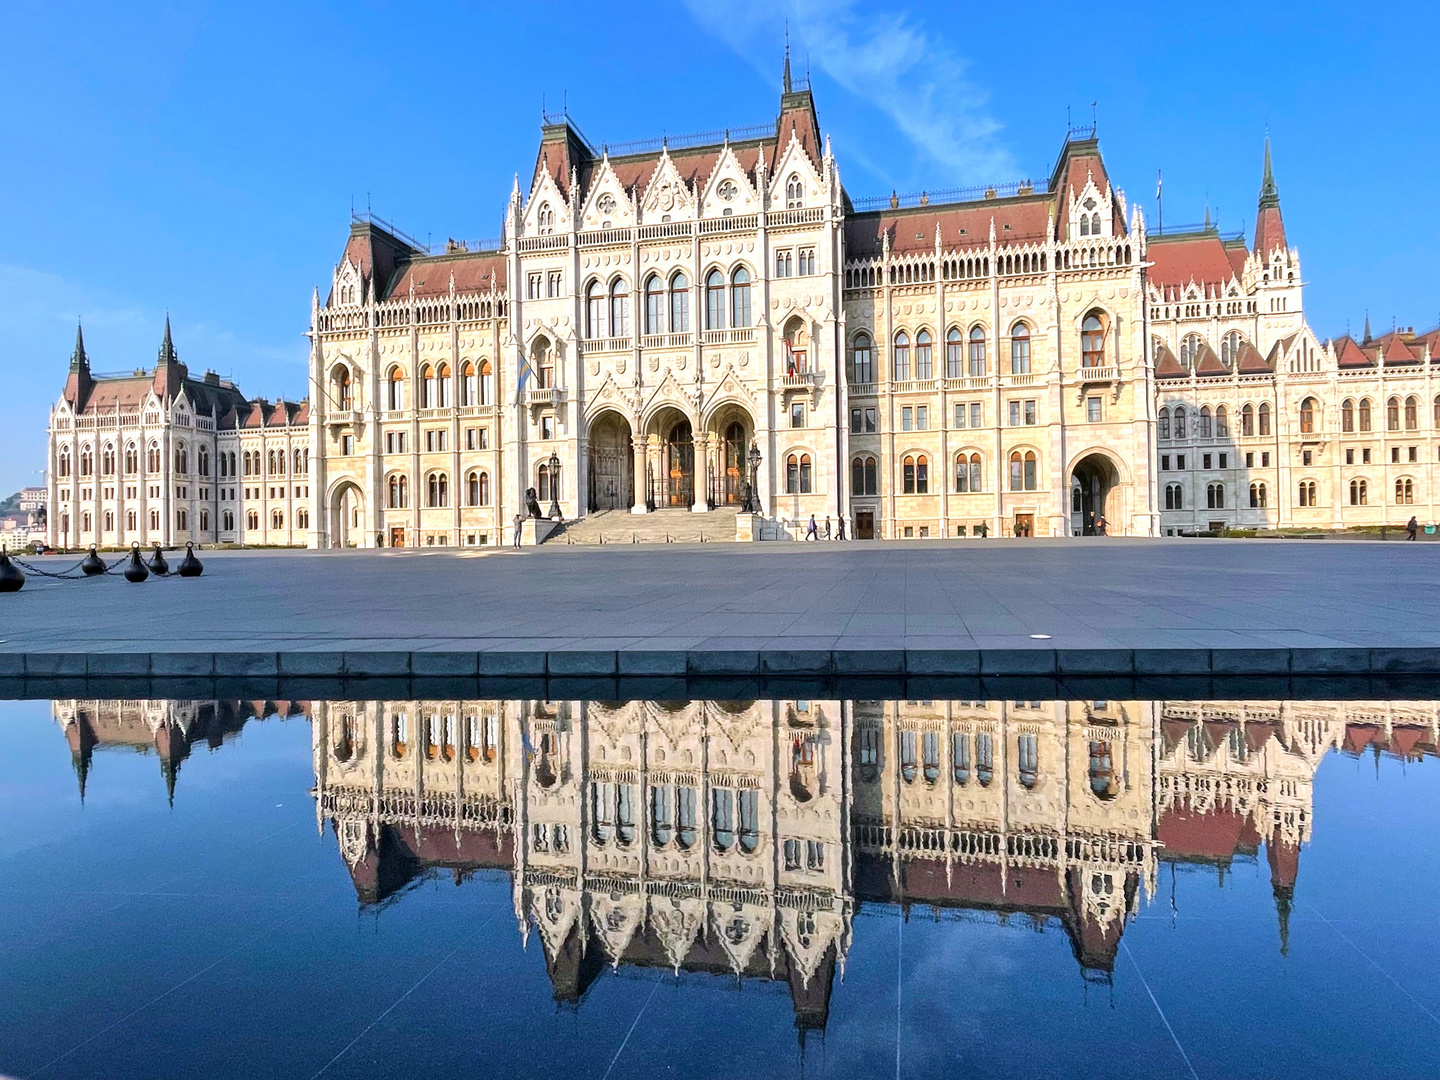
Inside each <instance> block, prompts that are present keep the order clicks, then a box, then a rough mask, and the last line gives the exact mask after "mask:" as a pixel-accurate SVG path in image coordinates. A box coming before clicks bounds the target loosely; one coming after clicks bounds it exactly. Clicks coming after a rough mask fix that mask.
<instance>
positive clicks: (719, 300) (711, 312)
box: [705, 270, 725, 330]
mask: <svg viewBox="0 0 1440 1080" xmlns="http://www.w3.org/2000/svg"><path fill="white" fill-rule="evenodd" d="M705 329H706V330H724V329H725V275H724V274H722V273H720V271H719V270H711V271H710V273H708V274H707V275H705Z"/></svg>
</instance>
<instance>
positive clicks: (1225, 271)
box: [1146, 233, 1244, 286]
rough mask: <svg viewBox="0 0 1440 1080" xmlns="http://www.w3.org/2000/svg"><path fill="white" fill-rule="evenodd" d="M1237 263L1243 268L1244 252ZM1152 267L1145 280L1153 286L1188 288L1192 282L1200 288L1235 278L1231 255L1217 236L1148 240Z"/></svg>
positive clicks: (1158, 237)
mask: <svg viewBox="0 0 1440 1080" xmlns="http://www.w3.org/2000/svg"><path fill="white" fill-rule="evenodd" d="M1240 254H1241V258H1240V262H1241V265H1242V266H1243V265H1244V252H1241V253H1240ZM1146 255H1147V257H1148V258H1149V260H1150V262H1151V263H1152V264H1153V265H1152V266H1151V267H1150V269H1149V271H1148V273H1147V278H1148V280H1149V281H1150V282H1151V283H1152V284H1155V285H1174V286H1183V285H1189V284H1190V282H1192V281H1194V282H1196V283H1197V284H1201V285H1222V284H1225V283H1227V282H1229V281H1231V280H1232V279H1233V278H1234V277H1235V276H1236V273H1237V271H1236V268H1235V265H1234V263H1233V262H1232V261H1231V253H1230V252H1229V251H1226V249H1225V245H1224V244H1222V243H1221V242H1220V237H1219V236H1218V235H1217V234H1213V233H1212V234H1205V235H1201V236H1185V237H1176V238H1175V239H1173V240H1171V239H1167V238H1166V237H1164V236H1155V237H1151V238H1150V245H1149V248H1148V249H1147V252H1146Z"/></svg>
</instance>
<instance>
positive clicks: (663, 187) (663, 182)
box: [642, 149, 695, 225]
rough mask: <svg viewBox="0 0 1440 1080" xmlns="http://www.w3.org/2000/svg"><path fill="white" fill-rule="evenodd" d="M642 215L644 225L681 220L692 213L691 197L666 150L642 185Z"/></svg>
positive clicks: (693, 207)
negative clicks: (643, 187)
mask: <svg viewBox="0 0 1440 1080" xmlns="http://www.w3.org/2000/svg"><path fill="white" fill-rule="evenodd" d="M642 214H643V217H644V220H645V221H646V222H647V223H648V224H652V225H653V224H656V223H658V222H662V221H682V220H688V219H690V218H693V217H694V216H695V198H694V194H693V193H692V192H691V191H690V187H689V185H688V184H686V183H685V180H684V178H683V177H682V176H681V175H680V172H679V170H678V169H676V168H675V163H674V162H673V161H672V160H671V159H670V151H669V150H668V149H667V150H663V151H661V154H660V160H659V161H657V162H656V163H655V169H654V171H653V172H651V174H650V179H649V181H648V182H647V183H646V185H645V201H644V204H643V209H642Z"/></svg>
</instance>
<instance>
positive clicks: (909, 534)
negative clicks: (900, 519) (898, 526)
mask: <svg viewBox="0 0 1440 1080" xmlns="http://www.w3.org/2000/svg"><path fill="white" fill-rule="evenodd" d="M904 536H905V539H907V540H909V539H912V538H913V537H914V536H915V527H914V526H913V525H906V526H905V533H904Z"/></svg>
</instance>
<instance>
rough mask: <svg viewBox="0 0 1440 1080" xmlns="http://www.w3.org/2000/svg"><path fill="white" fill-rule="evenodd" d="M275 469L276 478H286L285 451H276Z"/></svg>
mask: <svg viewBox="0 0 1440 1080" xmlns="http://www.w3.org/2000/svg"><path fill="white" fill-rule="evenodd" d="M273 468H274V470H275V475H276V476H284V475H285V451H284V450H276V451H275V464H274V466H273Z"/></svg>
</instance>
